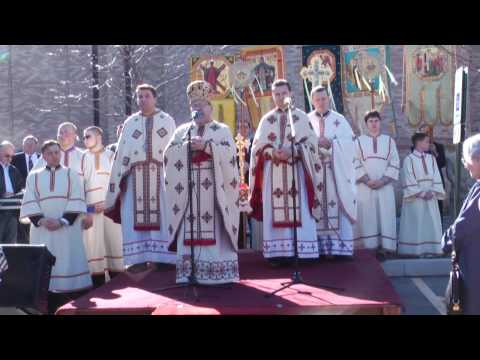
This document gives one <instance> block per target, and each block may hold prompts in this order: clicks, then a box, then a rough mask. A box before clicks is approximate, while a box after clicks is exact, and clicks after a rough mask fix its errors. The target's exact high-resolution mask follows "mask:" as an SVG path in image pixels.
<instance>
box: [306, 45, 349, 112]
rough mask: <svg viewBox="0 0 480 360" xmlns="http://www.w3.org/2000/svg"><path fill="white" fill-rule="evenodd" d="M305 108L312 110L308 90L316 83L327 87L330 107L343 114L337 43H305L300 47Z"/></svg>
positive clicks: (338, 47)
mask: <svg viewBox="0 0 480 360" xmlns="http://www.w3.org/2000/svg"><path fill="white" fill-rule="evenodd" d="M302 64H303V68H302V70H301V72H300V76H301V77H302V78H303V82H304V94H305V110H306V111H307V112H309V111H311V110H313V106H312V104H311V99H310V91H311V90H312V88H314V87H315V86H318V85H323V86H325V87H327V88H328V89H329V94H331V103H332V104H331V107H332V108H333V109H334V110H336V111H338V112H339V113H341V114H343V102H342V88H341V86H342V83H341V63H340V46H339V45H305V46H303V47H302Z"/></svg>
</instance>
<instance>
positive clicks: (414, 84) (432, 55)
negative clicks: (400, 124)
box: [403, 45, 455, 128]
mask: <svg viewBox="0 0 480 360" xmlns="http://www.w3.org/2000/svg"><path fill="white" fill-rule="evenodd" d="M454 56H455V46H454V45H405V46H404V47H403V71H404V79H405V82H404V94H403V96H404V97H403V106H404V109H405V114H406V117H407V119H408V123H409V124H410V126H412V127H415V128H417V127H418V126H419V125H421V124H423V123H427V124H430V125H444V126H451V124H452V118H453V90H454V81H453V76H454V71H455V69H454V64H453V63H454V61H453V59H454Z"/></svg>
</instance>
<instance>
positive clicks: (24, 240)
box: [17, 222, 30, 244]
mask: <svg viewBox="0 0 480 360" xmlns="http://www.w3.org/2000/svg"><path fill="white" fill-rule="evenodd" d="M17 242H18V243H19V244H30V224H29V225H25V224H22V223H20V222H18V227H17Z"/></svg>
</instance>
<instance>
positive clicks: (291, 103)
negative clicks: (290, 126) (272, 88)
mask: <svg viewBox="0 0 480 360" xmlns="http://www.w3.org/2000/svg"><path fill="white" fill-rule="evenodd" d="M283 103H284V104H285V105H288V106H292V105H293V99H292V98H291V97H290V96H287V97H286V98H285V99H283Z"/></svg>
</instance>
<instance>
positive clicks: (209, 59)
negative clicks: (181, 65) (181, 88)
mask: <svg viewBox="0 0 480 360" xmlns="http://www.w3.org/2000/svg"><path fill="white" fill-rule="evenodd" d="M234 63H235V57H234V56H229V55H225V56H223V55H215V56H210V55H204V56H193V57H192V58H191V63H190V66H191V71H190V74H191V79H190V80H191V81H194V80H205V81H206V82H208V83H209V84H210V86H211V87H212V91H213V96H212V98H211V103H212V107H213V114H212V117H213V118H214V119H215V120H217V121H219V122H222V123H225V124H227V125H228V126H229V128H230V130H231V131H232V134H235V133H236V126H237V125H236V115H237V113H236V108H235V100H234V99H233V97H232V93H231V91H230V82H231V81H230V79H229V76H230V67H231V66H232V65H233V64H234Z"/></svg>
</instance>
